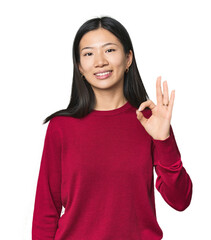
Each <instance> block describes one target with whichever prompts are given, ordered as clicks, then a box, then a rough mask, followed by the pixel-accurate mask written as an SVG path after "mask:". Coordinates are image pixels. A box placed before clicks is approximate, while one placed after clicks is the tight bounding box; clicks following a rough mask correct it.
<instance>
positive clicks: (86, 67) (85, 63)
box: [81, 59, 93, 72]
mask: <svg viewBox="0 0 211 240" xmlns="http://www.w3.org/2000/svg"><path fill="white" fill-rule="evenodd" d="M81 67H82V68H83V71H84V72H88V71H90V69H92V68H93V60H91V59H88V60H85V59H81Z"/></svg>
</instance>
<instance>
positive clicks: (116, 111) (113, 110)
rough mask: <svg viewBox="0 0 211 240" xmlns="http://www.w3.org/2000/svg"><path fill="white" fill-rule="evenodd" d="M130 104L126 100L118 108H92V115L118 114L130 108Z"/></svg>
mask: <svg viewBox="0 0 211 240" xmlns="http://www.w3.org/2000/svg"><path fill="white" fill-rule="evenodd" d="M130 107H131V105H130V103H129V102H128V101H127V102H126V103H125V104H124V105H122V106H121V107H119V108H116V109H112V110H95V109H94V110H92V112H91V113H92V115H95V116H106V115H107V116H109V115H116V114H119V113H121V112H124V111H126V110H127V109H128V108H130Z"/></svg>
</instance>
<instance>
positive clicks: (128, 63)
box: [127, 50, 133, 68]
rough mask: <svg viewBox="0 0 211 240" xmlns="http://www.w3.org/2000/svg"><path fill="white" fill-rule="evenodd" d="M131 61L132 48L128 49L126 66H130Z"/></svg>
mask: <svg viewBox="0 0 211 240" xmlns="http://www.w3.org/2000/svg"><path fill="white" fill-rule="evenodd" d="M132 61H133V52H132V50H130V51H129V53H127V68H129V67H130V65H131V64H132Z"/></svg>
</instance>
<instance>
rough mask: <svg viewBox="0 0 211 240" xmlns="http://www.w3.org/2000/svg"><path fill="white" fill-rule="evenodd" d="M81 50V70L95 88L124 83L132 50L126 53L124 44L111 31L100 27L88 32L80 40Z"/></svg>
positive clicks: (105, 87)
mask: <svg viewBox="0 0 211 240" xmlns="http://www.w3.org/2000/svg"><path fill="white" fill-rule="evenodd" d="M79 51H80V63H79V65H78V67H79V70H80V72H81V74H83V75H84V77H85V78H86V80H87V81H88V82H89V83H90V84H91V86H92V88H93V90H96V89H108V88H111V87H114V86H116V85H120V84H121V83H123V81H124V73H125V71H126V69H127V68H129V66H130V65H131V63H132V51H131V50H130V53H129V54H127V55H126V54H125V52H124V49H123V45H122V44H121V42H120V41H119V39H118V38H117V37H116V36H115V35H113V34H112V33H111V32H109V31H108V30H106V29H103V28H99V29H97V30H93V31H90V32H88V33H86V34H85V35H84V36H83V37H82V39H81V41H80V44H79ZM99 72H101V74H100V75H99V74H97V73H99ZM103 72H104V74H103V75H102V73H103ZM106 72H107V73H106ZM96 74H97V75H96Z"/></svg>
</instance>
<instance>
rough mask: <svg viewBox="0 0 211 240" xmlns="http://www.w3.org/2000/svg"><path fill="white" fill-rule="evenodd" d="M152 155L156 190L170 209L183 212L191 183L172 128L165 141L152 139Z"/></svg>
mask: <svg viewBox="0 0 211 240" xmlns="http://www.w3.org/2000/svg"><path fill="white" fill-rule="evenodd" d="M152 155H153V160H154V166H155V171H156V173H157V179H156V188H157V190H158V191H159V192H160V194H161V195H162V197H163V198H164V200H165V201H166V202H167V203H168V204H169V205H170V206H171V207H173V208H174V209H176V210H178V211H183V210H185V209H186V208H187V207H188V206H189V204H190V201H191V197H192V181H191V179H190V176H189V175H188V173H187V172H186V170H185V168H184V167H183V163H182V161H181V155H180V152H179V149H178V146H177V143H176V140H175V136H174V133H173V129H172V126H170V136H169V137H168V138H167V139H165V140H163V141H162V140H155V139H152Z"/></svg>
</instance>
